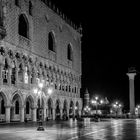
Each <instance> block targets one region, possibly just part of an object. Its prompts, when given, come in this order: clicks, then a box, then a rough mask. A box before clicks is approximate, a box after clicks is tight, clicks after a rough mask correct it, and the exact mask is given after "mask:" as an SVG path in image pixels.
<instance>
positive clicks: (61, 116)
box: [60, 107, 63, 119]
mask: <svg viewBox="0 0 140 140" xmlns="http://www.w3.org/2000/svg"><path fill="white" fill-rule="evenodd" d="M62 118H63V108H62V107H61V108H60V119H62Z"/></svg>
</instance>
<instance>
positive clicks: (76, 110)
mask: <svg viewBox="0 0 140 140" xmlns="http://www.w3.org/2000/svg"><path fill="white" fill-rule="evenodd" d="M75 117H76V118H79V102H78V101H77V102H76V106H75Z"/></svg>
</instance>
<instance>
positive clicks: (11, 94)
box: [0, 0, 82, 122]
mask: <svg viewBox="0 0 140 140" xmlns="http://www.w3.org/2000/svg"><path fill="white" fill-rule="evenodd" d="M0 5H1V7H2V8H1V10H0V15H2V16H0V19H1V21H2V26H0V36H1V38H0V121H6V122H10V121H21V122H24V120H25V118H26V119H28V120H31V121H37V119H38V118H39V117H38V116H39V110H38V108H39V107H41V108H42V109H43V119H44V120H45V119H46V118H48V119H53V120H55V119H56V117H59V118H63V117H67V118H69V117H71V116H80V115H81V109H82V100H81V98H80V88H81V33H80V32H78V31H77V30H76V29H75V28H73V27H72V26H71V25H69V24H68V23H67V22H66V21H65V20H64V19H63V18H62V17H61V16H59V15H58V14H57V13H56V12H54V11H53V10H52V9H51V8H50V7H49V6H47V5H46V3H44V1H41V0H6V1H3V0H0ZM1 27H2V28H1ZM1 30H3V31H6V33H5V36H3V32H1ZM41 84H42V86H40V85H41ZM35 91H37V92H35ZM50 91H51V92H50Z"/></svg>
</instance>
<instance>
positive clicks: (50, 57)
mask: <svg viewBox="0 0 140 140" xmlns="http://www.w3.org/2000/svg"><path fill="white" fill-rule="evenodd" d="M48 54H49V59H50V60H52V61H56V53H55V52H53V51H51V50H49V52H48Z"/></svg>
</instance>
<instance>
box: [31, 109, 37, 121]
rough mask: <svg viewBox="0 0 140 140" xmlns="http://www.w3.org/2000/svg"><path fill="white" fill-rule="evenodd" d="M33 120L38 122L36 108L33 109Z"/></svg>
mask: <svg viewBox="0 0 140 140" xmlns="http://www.w3.org/2000/svg"><path fill="white" fill-rule="evenodd" d="M32 119H33V122H36V108H33V109H32Z"/></svg>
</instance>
